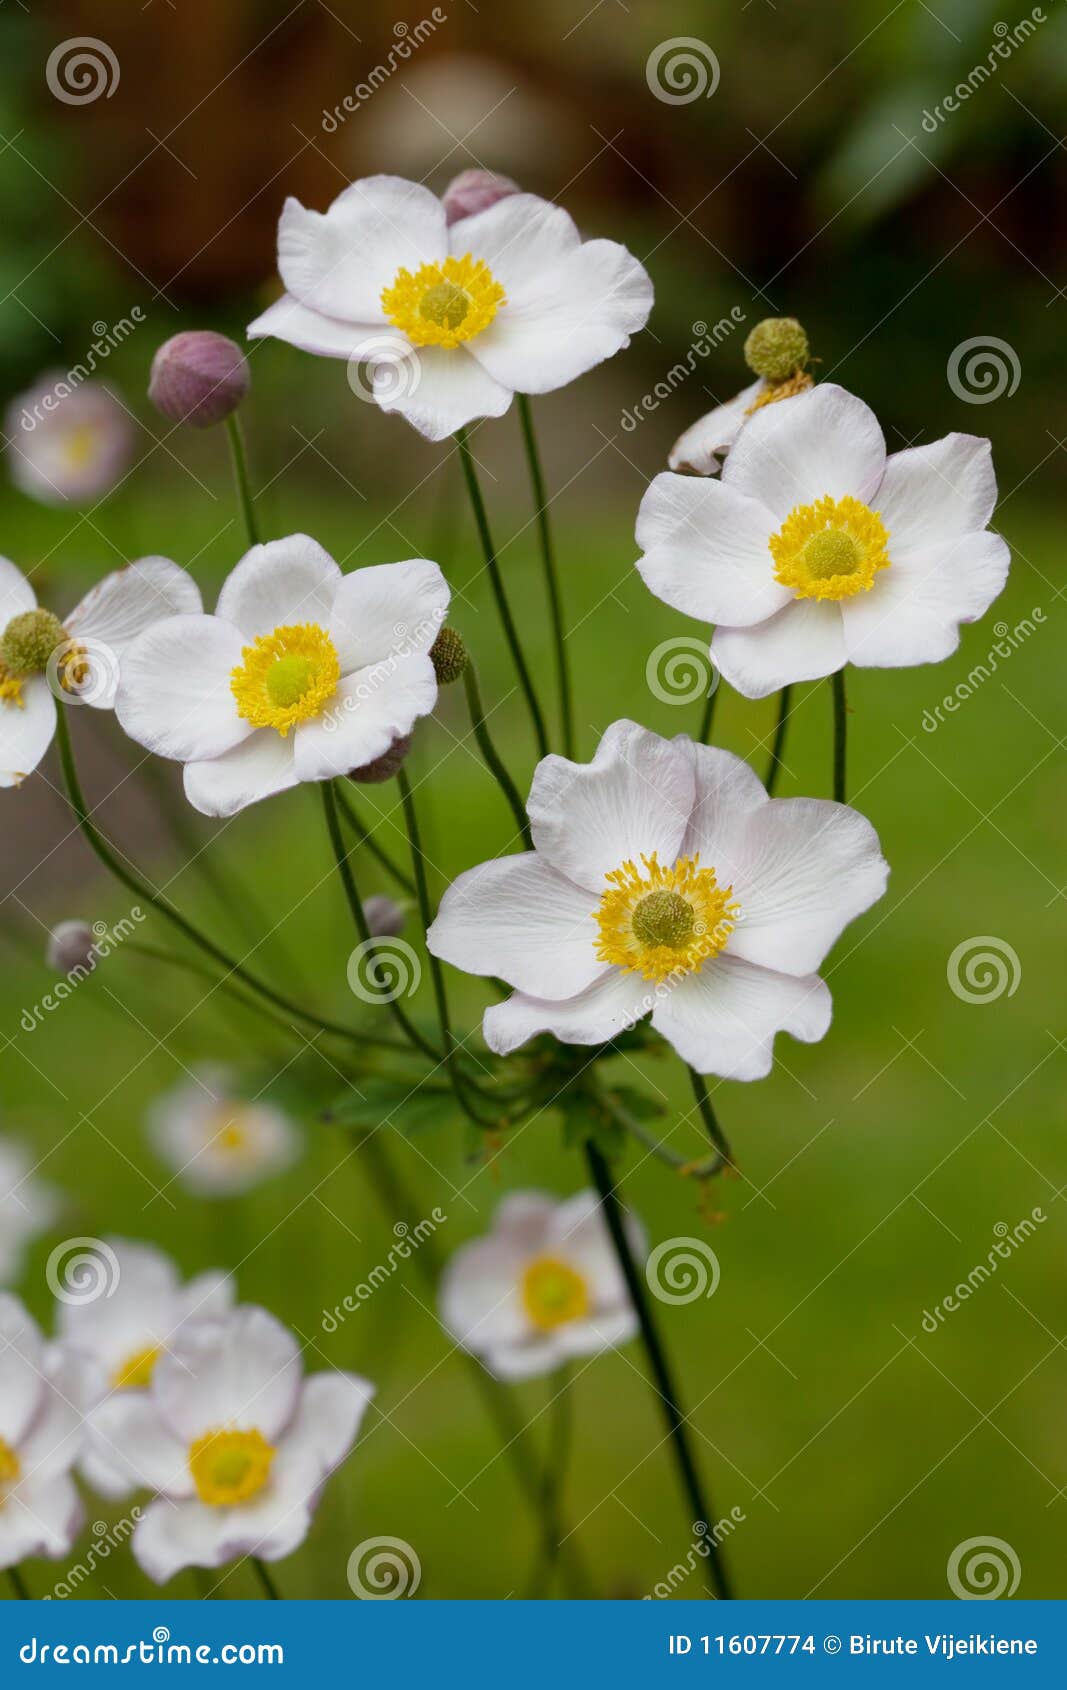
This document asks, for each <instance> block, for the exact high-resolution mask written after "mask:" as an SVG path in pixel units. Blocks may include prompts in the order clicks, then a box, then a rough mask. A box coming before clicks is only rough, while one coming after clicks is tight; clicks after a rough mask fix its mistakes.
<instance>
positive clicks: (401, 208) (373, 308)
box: [278, 176, 448, 323]
mask: <svg viewBox="0 0 1067 1690" xmlns="http://www.w3.org/2000/svg"><path fill="white" fill-rule="evenodd" d="M447 251H448V237H447V234H446V232H445V213H444V207H443V206H442V204H441V202H440V200H439V199H438V198H437V196H436V195H435V194H432V193H431V192H430V190H429V189H428V188H423V187H421V186H420V185H419V183H417V182H405V181H404V180H403V179H402V178H401V177H399V176H365V177H364V178H363V179H362V181H359V182H353V183H352V184H351V186H350V187H348V188H345V189H344V191H343V192H342V193H340V194H338V196H337V198H336V199H335V200H334V202H333V204H332V205H331V206H330V208H329V210H328V211H326V212H324V213H321V212H317V211H308V210H307V209H306V208H305V207H304V206H302V205H301V204H300V201H299V200H296V199H287V200H286V202H285V206H284V209H283V211H282V215H281V218H280V220H279V223H278V270H279V272H280V274H281V278H282V281H283V282H284V283H285V285H286V287H287V288H288V290H289V292H290V293H291V294H295V296H296V298H297V299H298V300H299V301H300V303H301V304H302V305H308V306H311V307H313V309H314V310H316V311H322V312H324V313H325V314H326V315H327V316H330V317H337V318H340V319H341V320H342V321H351V322H363V323H381V322H384V321H385V320H386V318H385V312H384V310H383V308H382V290H383V288H386V287H389V286H390V285H391V284H392V283H393V282H394V281H395V280H396V275H397V272H398V270H400V269H402V268H403V269H407V270H411V271H415V270H417V269H418V268H419V266H420V264H432V263H435V262H437V261H439V260H440V259H442V258H444V256H445V254H446V253H447Z"/></svg>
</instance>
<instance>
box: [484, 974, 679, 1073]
mask: <svg viewBox="0 0 1067 1690" xmlns="http://www.w3.org/2000/svg"><path fill="white" fill-rule="evenodd" d="M659 989H660V988H658V987H656V986H655V985H653V984H652V982H651V981H649V980H644V979H642V977H641V975H640V974H630V973H627V972H626V971H625V970H624V969H622V968H608V969H607V970H606V971H605V973H604V974H603V975H602V976H601V977H600V979H599V980H596V981H594V983H593V985H591V986H589V987H588V988H587V989H586V990H585V991H584V992H579V993H578V995H577V996H576V997H573V998H565V999H564V1000H563V1001H562V1002H560V1003H555V1002H550V1001H549V1000H548V999H547V998H531V997H528V996H527V995H526V994H525V993H524V992H513V993H512V994H511V996H510V998H505V1000H504V1002H503V1003H494V1004H491V1005H490V1006H489V1008H488V1009H487V1010H486V1012H485V1016H484V1018H483V1020H482V1033H483V1035H484V1037H485V1042H486V1044H487V1045H488V1046H489V1049H490V1050H492V1051H495V1052H496V1054H497V1055H498V1056H510V1055H511V1052H512V1051H513V1050H518V1048H519V1046H520V1045H524V1044H526V1043H527V1042H528V1041H529V1040H530V1039H532V1038H535V1037H536V1035H537V1034H538V1033H551V1034H552V1035H553V1036H554V1037H555V1038H557V1039H559V1041H560V1043H561V1044H566V1045H598V1044H604V1043H606V1042H607V1040H608V1039H613V1038H616V1037H617V1036H618V1034H619V1033H622V1032H624V1031H625V1030H626V1029H627V1028H629V1027H633V1026H636V1024H637V1022H638V1021H640V1020H642V1019H643V1017H644V1016H646V1015H647V1014H648V1013H649V1011H650V1010H651V1009H653V1008H654V1006H655V1003H656V1001H657V993H658V991H659Z"/></svg>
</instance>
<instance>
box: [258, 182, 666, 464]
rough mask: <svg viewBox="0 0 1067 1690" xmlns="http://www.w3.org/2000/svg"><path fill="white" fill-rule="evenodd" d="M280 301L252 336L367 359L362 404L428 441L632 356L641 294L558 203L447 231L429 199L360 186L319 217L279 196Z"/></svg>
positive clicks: (407, 185) (512, 198) (527, 206)
mask: <svg viewBox="0 0 1067 1690" xmlns="http://www.w3.org/2000/svg"><path fill="white" fill-rule="evenodd" d="M278 269H279V271H280V273H281V278H282V281H283V282H284V283H285V286H286V288H287V290H288V291H287V292H286V293H285V294H284V295H283V297H282V298H281V299H280V300H279V301H278V302H277V304H275V305H272V306H270V308H269V309H268V310H267V311H265V312H264V313H263V315H262V316H261V317H257V319H256V321H255V322H254V323H252V324H250V325H249V329H248V333H249V335H250V336H253V337H254V336H259V335H273V336H275V337H276V338H277V339H279V340H286V341H289V342H290V343H291V344H292V345H293V346H299V347H302V348H303V350H304V351H306V352H316V353H319V354H321V355H322V356H324V357H328V358H347V359H349V360H354V361H366V362H367V363H369V364H370V366H371V379H372V390H373V396H374V398H375V400H376V401H377V403H378V404H379V405H380V406H381V408H382V410H383V411H398V412H399V413H400V414H401V416H403V417H406V419H407V421H408V422H409V423H411V424H412V425H413V426H414V427H415V428H417V429H418V431H419V433H420V434H423V435H425V436H426V438H427V439H428V440H443V439H445V437H446V436H447V435H449V434H454V433H455V431H456V430H457V429H458V428H462V427H464V426H465V425H466V424H467V423H469V422H471V421H473V419H474V418H475V417H499V416H503V414H504V412H505V411H506V410H507V409H508V406H509V405H510V404H511V400H512V395H513V394H515V393H551V392H553V391H554V390H555V389H556V388H559V387H565V386H566V385H567V384H568V383H569V382H572V381H574V380H576V378H577V377H578V376H581V375H584V374H585V373H586V371H588V370H591V369H593V367H594V366H595V365H596V364H599V363H601V362H602V361H603V360H604V359H605V358H611V357H613V356H614V354H615V353H616V352H620V351H621V350H622V348H623V347H625V346H627V345H629V341H630V336H631V335H632V334H636V333H637V332H638V330H640V329H643V328H644V326H645V323H646V322H647V320H648V314H649V312H650V311H651V309H652V283H651V281H650V279H649V277H648V274H647V273H646V271H645V270H644V269H643V268H642V266H641V265H640V264H639V263H638V262H637V259H636V258H634V257H633V256H632V255H631V254H630V253H629V252H627V250H626V248H625V247H623V246H620V245H618V243H617V242H615V241H607V240H592V241H583V240H582V237H581V235H580V234H579V232H578V230H577V228H576V227H575V225H574V222H573V220H572V219H571V218H570V217H569V216H568V214H567V212H565V211H564V210H563V209H562V207H561V206H558V205H552V204H551V203H550V202H549V201H547V200H543V199H538V198H537V196H536V195H534V194H522V193H516V194H509V195H508V196H507V197H506V198H503V199H499V200H498V201H497V202H496V204H495V205H491V206H490V207H489V208H488V209H487V210H485V211H478V212H475V213H474V214H473V215H472V216H469V217H461V218H459V219H458V221H456V222H454V223H452V224H451V225H449V223H448V221H447V217H446V211H445V206H444V205H443V204H442V202H441V201H440V200H439V199H438V198H437V196H436V194H433V193H431V192H430V190H429V189H428V188H424V187H421V186H420V185H419V184H418V183H417V182H406V181H404V180H403V179H402V178H401V177H398V176H368V177H364V178H363V180H362V181H359V182H354V183H353V184H352V185H351V187H348V188H346V189H345V190H344V192H343V193H341V194H339V195H338V197H337V199H335V200H334V202H333V204H332V205H331V206H330V208H329V210H328V211H327V212H325V213H319V212H317V211H308V210H306V209H305V207H304V206H302V205H301V204H300V202H299V200H295V199H288V200H286V202H285V209H284V210H283V212H282V215H281V221H280V223H279V225H278Z"/></svg>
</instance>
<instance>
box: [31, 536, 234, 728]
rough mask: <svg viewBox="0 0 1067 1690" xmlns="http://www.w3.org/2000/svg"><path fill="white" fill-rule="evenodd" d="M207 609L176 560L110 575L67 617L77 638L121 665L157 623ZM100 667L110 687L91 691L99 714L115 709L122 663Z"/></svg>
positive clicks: (149, 560) (149, 561)
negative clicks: (102, 649)
mask: <svg viewBox="0 0 1067 1690" xmlns="http://www.w3.org/2000/svg"><path fill="white" fill-rule="evenodd" d="M202 610H203V602H202V600H201V598H200V588H199V587H198V586H197V584H196V582H195V581H194V580H193V578H192V576H191V575H190V574H189V572H188V570H185V569H182V568H181V566H180V565H179V564H177V563H172V562H171V560H170V558H166V557H143V558H140V559H139V560H138V562H137V563H131V564H130V566H129V568H128V569H116V570H115V571H114V572H113V573H112V574H111V575H105V577H104V579H103V580H102V581H99V582H97V585H96V586H95V587H94V588H93V589H92V591H91V592H89V593H87V594H86V595H85V597H84V598H83V599H82V601H81V603H80V604H78V605H76V606H75V608H74V609H73V610H72V611H71V613H70V615H69V616H68V617H66V618H65V623H64V625H65V627H66V630H67V632H68V633H69V634H70V635H71V636H72V637H73V638H75V639H79V638H80V639H85V640H98V641H100V643H101V644H103V645H105V646H107V647H108V648H109V650H110V651H111V652H112V653H113V654H114V656H115V658H116V659H119V660H120V659H121V657H122V654H123V653H124V652H125V651H126V650H127V648H128V647H129V645H130V642H131V641H132V640H135V639H136V638H137V636H138V634H143V633H144V631H145V629H146V628H150V627H151V626H152V625H153V623H155V622H161V621H162V620H163V619H164V617H169V616H196V615H199V613H200V612H201V611H202ZM91 656H92V654H91V652H90V659H91ZM97 667H98V669H100V671H101V673H102V674H103V676H104V678H105V680H106V682H107V683H108V684H106V685H105V686H103V687H102V688H99V689H97V688H91V689H89V690H88V691H87V693H86V702H87V703H88V704H91V705H93V706H94V707H95V708H96V709H98V710H110V709H111V708H112V707H113V705H114V702H115V692H116V689H117V686H118V680H119V670H120V662H119V661H116V662H115V663H113V664H107V663H104V664H103V665H99V664H98V665H97Z"/></svg>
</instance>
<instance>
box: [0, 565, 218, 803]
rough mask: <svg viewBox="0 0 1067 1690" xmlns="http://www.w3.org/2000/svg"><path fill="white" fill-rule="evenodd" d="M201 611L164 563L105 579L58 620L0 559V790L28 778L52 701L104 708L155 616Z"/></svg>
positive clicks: (192, 589) (51, 726)
mask: <svg viewBox="0 0 1067 1690" xmlns="http://www.w3.org/2000/svg"><path fill="white" fill-rule="evenodd" d="M199 609H200V591H199V588H198V587H197V585H196V582H195V581H194V580H193V578H192V576H190V575H188V574H186V572H185V570H184V569H180V568H179V566H178V565H177V564H176V563H171V562H170V560H169V559H168V558H165V557H146V558H141V559H140V561H139V562H138V563H132V564H131V565H130V566H129V568H128V569H117V570H115V571H114V573H113V574H111V575H105V577H104V579H103V580H102V581H99V582H98V583H97V585H96V586H95V587H94V588H93V589H92V591H91V592H89V593H87V594H86V596H85V597H84V598H83V599H82V601H81V603H80V604H78V605H76V606H75V608H74V609H73V610H72V611H71V612H70V615H69V616H65V617H64V618H63V620H62V621H60V619H59V618H58V617H57V616H55V615H54V614H53V613H52V611H50V610H43V609H41V608H40V607H39V606H38V603H37V595H36V593H35V592H34V590H33V588H32V587H31V586H30V583H29V581H27V579H26V577H25V576H24V575H23V573H22V571H21V570H20V569H18V568H16V566H15V564H13V563H11V562H9V560H8V559H7V558H0V787H3V786H18V785H19V784H20V783H21V782H22V781H23V780H25V778H26V776H27V775H29V774H32V773H33V770H34V769H35V768H36V767H37V765H38V763H39V762H40V761H41V758H42V757H43V756H44V754H45V752H46V751H47V750H48V747H49V746H50V745H51V743H52V736H53V735H54V733H55V731H56V698H57V697H60V698H69V699H70V700H71V701H72V702H73V703H76V704H89V705H93V706H95V708H96V709H98V710H110V709H111V708H112V706H113V705H114V702H115V688H116V685H117V681H118V675H119V668H120V665H121V662H122V659H123V658H124V656H125V654H126V652H127V650H128V649H129V646H130V644H131V642H132V641H133V640H134V639H135V638H136V636H137V635H138V634H140V633H142V632H143V631H144V629H146V628H148V627H150V626H151V625H152V623H153V622H154V621H157V620H158V619H159V618H160V617H165V616H173V615H175V614H176V613H178V612H184V611H194V610H199Z"/></svg>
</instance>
